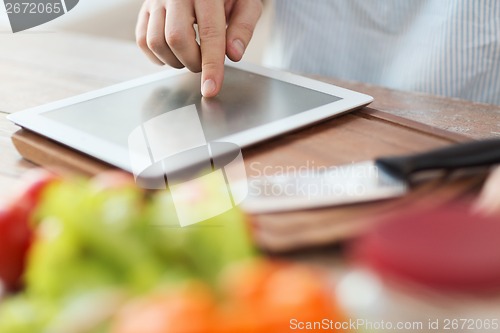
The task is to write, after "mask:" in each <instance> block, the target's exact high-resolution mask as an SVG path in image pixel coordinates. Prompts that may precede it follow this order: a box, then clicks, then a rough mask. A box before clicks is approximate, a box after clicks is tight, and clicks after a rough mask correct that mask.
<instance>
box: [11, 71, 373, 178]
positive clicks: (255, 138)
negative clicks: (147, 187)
mask: <svg viewBox="0 0 500 333" xmlns="http://www.w3.org/2000/svg"><path fill="white" fill-rule="evenodd" d="M372 100H373V98H372V97H370V96H368V95H364V94H361V93H358V92H354V91H351V90H348V89H344V88H340V87H337V86H334V85H331V84H327V83H324V82H320V81H317V80H313V79H309V78H305V77H302V76H298V75H294V74H290V73H286V72H281V71H276V70H271V69H268V68H264V67H260V66H257V65H251V64H245V63H238V64H235V63H231V62H227V63H226V69H225V78H224V84H223V86H222V89H221V92H220V93H219V95H218V96H217V97H215V98H209V99H207V98H204V97H202V96H201V93H200V74H194V73H190V72H189V71H187V70H186V69H183V70H175V69H170V70H165V71H163V72H161V73H157V74H153V75H149V76H146V77H142V78H139V79H135V80H132V81H128V82H125V83H121V84H117V85H114V86H110V87H107V88H104V89H101V90H97V91H93V92H89V93H86V94H82V95H79V96H75V97H71V98H68V99H64V100H61V101H57V102H53V103H50V104H46V105H43V106H38V107H35V108H31V109H28V110H24V111H20V112H17V113H14V114H11V115H9V116H8V119H9V120H11V121H12V122H14V123H16V124H17V125H19V126H21V127H23V128H25V129H28V130H30V131H33V132H36V133H38V134H40V135H42V136H45V137H47V138H50V139H52V140H54V141H56V142H59V143H61V144H63V145H66V146H68V147H70V148H73V149H76V150H78V151H80V152H82V153H85V154H87V155H90V156H92V157H94V158H97V159H99V160H102V161H104V162H106V163H109V164H111V165H114V166H116V167H119V168H121V169H124V170H127V171H130V172H132V171H133V166H132V164H131V156H130V147H129V145H130V138H131V136H132V134H133V133H134V131H135V133H137V129H141V130H143V131H144V130H146V129H145V128H144V124H146V123H148V122H149V123H150V122H151V120H152V119H156V118H161V117H163V118H164V121H163V124H166V125H164V126H163V127H162V126H156V129H155V130H156V131H157V132H163V133H167V134H168V133H173V134H172V135H170V136H168V135H167V137H168V139H167V140H163V141H162V144H165V145H166V146H168V145H170V146H172V145H174V146H175V145H177V146H179V147H182V146H186V147H190V146H191V147H193V145H195V146H196V145H197V144H200V142H202V141H206V142H229V143H232V144H234V145H237V146H238V147H245V146H249V145H253V144H256V143H258V142H261V141H263V140H266V139H269V138H272V137H275V136H278V135H281V134H283V133H286V132H289V131H292V130H296V129H298V128H301V127H304V126H307V125H310V124H313V123H316V122H319V121H322V120H325V119H328V118H331V117H334V116H338V115H340V114H343V113H345V112H348V111H350V110H354V109H356V108H359V107H362V106H365V105H367V104H369V103H370V102H372ZM185 108H189V110H190V111H191V112H190V113H189V112H187V111H186V112H184V113H183V112H178V111H179V110H183V109H185ZM193 110H195V112H194V114H195V116H196V118H198V119H194V120H193V119H188V118H189V117H187V116H182V115H188V114H190V115H193V112H192V111H193ZM174 111H176V112H174ZM174 114H178V115H181V116H180V117H177V118H176V117H170V118H169V120H168V121H167V123H166V122H165V119H167V118H165V117H164V116H166V115H174ZM172 119H175V121H172ZM193 122H194V123H193ZM160 124H161V122H160ZM167 127H168V128H167ZM200 133H201V134H200ZM171 141H176V142H171ZM179 147H177V148H176V149H179Z"/></svg>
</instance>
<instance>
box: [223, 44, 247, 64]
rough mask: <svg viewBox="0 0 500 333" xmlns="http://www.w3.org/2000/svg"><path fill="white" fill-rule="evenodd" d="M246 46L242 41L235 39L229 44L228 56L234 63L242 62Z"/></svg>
mask: <svg viewBox="0 0 500 333" xmlns="http://www.w3.org/2000/svg"><path fill="white" fill-rule="evenodd" d="M245 49H246V47H245V44H244V43H243V42H242V41H241V39H234V40H232V41H230V42H228V43H227V56H228V57H229V59H231V60H232V61H240V60H241V59H242V58H243V55H244V54H245Z"/></svg>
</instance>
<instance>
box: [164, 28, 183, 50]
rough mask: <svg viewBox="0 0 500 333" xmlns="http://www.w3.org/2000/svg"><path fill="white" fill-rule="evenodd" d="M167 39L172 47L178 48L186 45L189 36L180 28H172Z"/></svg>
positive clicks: (167, 34) (166, 36)
mask: <svg viewBox="0 0 500 333" xmlns="http://www.w3.org/2000/svg"><path fill="white" fill-rule="evenodd" d="M165 39H166V40H167V44H168V45H169V46H170V47H172V48H174V49H178V48H182V47H183V46H184V45H185V43H186V40H187V36H186V34H185V33H184V32H182V31H180V30H170V31H167V33H166V35H165Z"/></svg>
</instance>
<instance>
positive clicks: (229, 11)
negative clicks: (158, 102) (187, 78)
mask: <svg viewBox="0 0 500 333" xmlns="http://www.w3.org/2000/svg"><path fill="white" fill-rule="evenodd" d="M261 12H262V2H261V0H146V1H145V2H144V4H143V6H142V8H141V10H140V13H139V18H138V22H137V28H136V39H137V44H138V45H139V47H140V48H141V49H142V50H143V51H144V53H146V55H147V56H148V57H149V58H150V59H151V60H152V61H153V62H155V63H157V64H159V65H164V64H168V65H170V66H172V67H175V68H183V67H187V68H188V69H189V70H191V71H193V72H200V71H201V72H202V76H201V82H202V89H201V90H202V94H203V96H205V97H213V96H215V95H217V94H218V93H219V91H220V88H221V86H222V81H223V78H224V59H225V55H226V54H227V56H228V57H229V59H231V60H233V61H239V60H241V58H242V57H243V54H244V53H245V49H246V47H247V46H248V43H249V42H250V39H251V38H252V35H253V31H254V29H255V25H256V24H257V21H258V19H259V17H260V15H261ZM195 23H196V24H197V25H198V31H199V37H200V45H198V43H197V42H196V33H195V30H194V27H193V25H194V24H195ZM226 26H227V27H226Z"/></svg>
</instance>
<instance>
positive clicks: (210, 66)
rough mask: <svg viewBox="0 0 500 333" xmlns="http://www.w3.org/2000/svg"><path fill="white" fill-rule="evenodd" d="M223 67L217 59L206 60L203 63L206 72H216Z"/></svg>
mask: <svg viewBox="0 0 500 333" xmlns="http://www.w3.org/2000/svg"><path fill="white" fill-rule="evenodd" d="M220 67H221V64H219V63H218V62H217V61H215V60H205V61H204V62H203V64H202V68H203V71H204V72H216V71H217V70H218V69H219V68H220Z"/></svg>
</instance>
